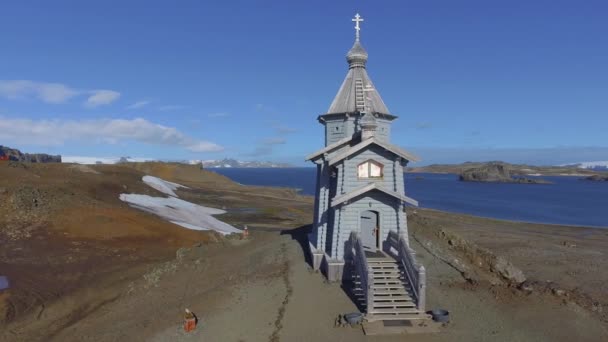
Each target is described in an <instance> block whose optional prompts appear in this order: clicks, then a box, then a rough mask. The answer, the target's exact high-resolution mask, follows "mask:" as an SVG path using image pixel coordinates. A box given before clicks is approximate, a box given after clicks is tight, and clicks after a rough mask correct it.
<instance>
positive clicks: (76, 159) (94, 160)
mask: <svg viewBox="0 0 608 342" xmlns="http://www.w3.org/2000/svg"><path fill="white" fill-rule="evenodd" d="M147 161H155V160H154V159H150V158H131V157H81V156H64V157H63V158H62V162H63V163H74V164H89V165H92V164H117V163H138V162H139V163H141V162H147Z"/></svg>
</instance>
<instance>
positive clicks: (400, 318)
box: [365, 313, 429, 322]
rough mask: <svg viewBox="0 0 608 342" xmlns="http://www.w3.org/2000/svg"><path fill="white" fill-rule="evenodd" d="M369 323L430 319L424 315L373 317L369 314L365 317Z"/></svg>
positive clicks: (381, 315) (408, 314)
mask: <svg viewBox="0 0 608 342" xmlns="http://www.w3.org/2000/svg"><path fill="white" fill-rule="evenodd" d="M365 319H366V320H367V321H370V322H373V321H413V320H418V319H429V315H427V314H423V313H407V314H399V315H383V314H380V315H372V314H367V315H366V316H365Z"/></svg>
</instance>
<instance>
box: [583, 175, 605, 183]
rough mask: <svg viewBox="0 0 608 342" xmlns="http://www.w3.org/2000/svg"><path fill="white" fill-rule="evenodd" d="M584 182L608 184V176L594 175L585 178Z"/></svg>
mask: <svg viewBox="0 0 608 342" xmlns="http://www.w3.org/2000/svg"><path fill="white" fill-rule="evenodd" d="M583 180H587V181H592V182H608V175H593V176H589V177H585V178H583Z"/></svg>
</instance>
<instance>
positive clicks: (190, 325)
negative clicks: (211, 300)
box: [184, 317, 196, 332]
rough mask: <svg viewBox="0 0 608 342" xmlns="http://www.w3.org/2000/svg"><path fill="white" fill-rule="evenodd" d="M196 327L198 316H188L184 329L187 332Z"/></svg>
mask: <svg viewBox="0 0 608 342" xmlns="http://www.w3.org/2000/svg"><path fill="white" fill-rule="evenodd" d="M194 329H196V318H194V317H192V318H186V319H185V321H184V330H185V331H186V332H191V331H193V330H194Z"/></svg>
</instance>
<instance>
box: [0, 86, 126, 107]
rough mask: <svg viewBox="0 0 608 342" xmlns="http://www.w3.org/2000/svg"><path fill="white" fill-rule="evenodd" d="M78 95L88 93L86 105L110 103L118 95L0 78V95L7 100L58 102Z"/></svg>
mask: <svg viewBox="0 0 608 342" xmlns="http://www.w3.org/2000/svg"><path fill="white" fill-rule="evenodd" d="M80 95H88V98H87V100H86V102H85V105H86V106H88V107H96V106H100V105H105V104H110V103H112V102H114V101H116V100H117V99H118V98H119V97H120V93H119V92H117V91H114V90H78V89H74V88H71V87H69V86H67V85H65V84H61V83H47V82H36V81H29V80H0V97H4V98H7V99H9V100H17V99H27V98H31V97H33V98H36V99H38V100H40V101H42V102H45V103H51V104H59V103H65V102H68V101H69V100H70V99H72V98H73V97H76V96H80Z"/></svg>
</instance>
